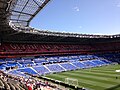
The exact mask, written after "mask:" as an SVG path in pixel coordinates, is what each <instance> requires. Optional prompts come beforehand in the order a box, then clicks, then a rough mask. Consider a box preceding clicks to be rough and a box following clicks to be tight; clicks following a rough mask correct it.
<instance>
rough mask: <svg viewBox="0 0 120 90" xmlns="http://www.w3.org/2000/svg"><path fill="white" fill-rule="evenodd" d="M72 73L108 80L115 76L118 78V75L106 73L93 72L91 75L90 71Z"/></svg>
mask: <svg viewBox="0 0 120 90" xmlns="http://www.w3.org/2000/svg"><path fill="white" fill-rule="evenodd" d="M74 73H79V74H87V75H95V76H101V77H109V78H115V77H116V76H117V77H119V76H120V75H118V74H117V75H116V74H106V73H99V72H95V73H93V72H92V71H89V72H88V71H86V72H83V71H80V70H79V71H74Z"/></svg>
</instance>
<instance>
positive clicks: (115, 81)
mask: <svg viewBox="0 0 120 90" xmlns="http://www.w3.org/2000/svg"><path fill="white" fill-rule="evenodd" d="M61 74H68V75H69V74H71V75H75V76H78V77H87V78H94V79H96V80H99V81H104V82H106V83H112V84H117V83H120V81H118V80H116V78H115V77H114V78H110V77H107V76H106V77H101V76H96V75H89V74H82V73H79V74H78V73H70V72H64V73H61Z"/></svg>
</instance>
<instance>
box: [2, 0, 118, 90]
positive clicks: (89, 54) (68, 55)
mask: <svg viewBox="0 0 120 90" xmlns="http://www.w3.org/2000/svg"><path fill="white" fill-rule="evenodd" d="M50 1H51V0H0V90H120V34H119V33H118V34H115V35H94V34H79V33H74V32H73V33H69V32H68V33H65V32H54V31H51V30H38V29H36V28H33V27H30V22H31V20H33V18H34V17H35V16H36V15H37V14H38V13H39V12H41V10H42V9H44V7H45V6H46V5H47V4H48V3H49V4H50ZM77 10H78V9H77Z"/></svg>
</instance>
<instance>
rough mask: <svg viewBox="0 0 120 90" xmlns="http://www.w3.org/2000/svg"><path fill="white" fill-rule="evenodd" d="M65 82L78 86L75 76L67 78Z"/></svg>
mask: <svg viewBox="0 0 120 90" xmlns="http://www.w3.org/2000/svg"><path fill="white" fill-rule="evenodd" d="M65 83H66V84H69V85H73V86H78V80H77V79H74V78H65Z"/></svg>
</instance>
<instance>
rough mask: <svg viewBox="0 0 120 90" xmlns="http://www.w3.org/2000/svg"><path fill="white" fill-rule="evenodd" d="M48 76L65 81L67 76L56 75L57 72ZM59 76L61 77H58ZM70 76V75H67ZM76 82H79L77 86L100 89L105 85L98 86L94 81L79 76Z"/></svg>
mask: <svg viewBox="0 0 120 90" xmlns="http://www.w3.org/2000/svg"><path fill="white" fill-rule="evenodd" d="M47 77H49V78H52V79H56V80H60V81H63V82H64V81H65V78H68V76H62V75H57V74H54V75H50V76H47ZM60 78H61V79H60ZM69 78H71V77H69ZM78 80H79V81H78V84H79V87H81V86H82V87H87V88H93V89H94V88H101V90H103V89H104V88H106V87H102V86H98V85H96V84H95V82H93V81H89V80H84V79H81V78H78Z"/></svg>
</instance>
